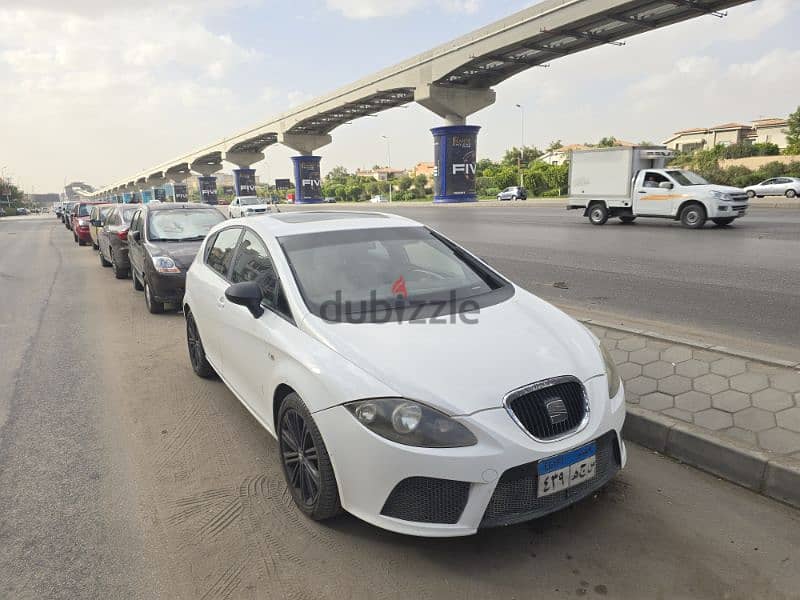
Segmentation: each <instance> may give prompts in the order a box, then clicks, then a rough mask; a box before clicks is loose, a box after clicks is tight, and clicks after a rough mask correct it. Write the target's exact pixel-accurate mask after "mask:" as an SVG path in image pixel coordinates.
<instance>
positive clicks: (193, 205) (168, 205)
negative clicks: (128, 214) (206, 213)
mask: <svg viewBox="0 0 800 600" xmlns="http://www.w3.org/2000/svg"><path fill="white" fill-rule="evenodd" d="M138 206H139V207H140V208H147V210H154V211H155V210H181V209H197V210H216V211H217V212H219V209H217V207H216V206H212V205H210V204H200V203H198V202H157V203H155V204H139V205H138Z"/></svg>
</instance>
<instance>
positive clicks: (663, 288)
mask: <svg viewBox="0 0 800 600" xmlns="http://www.w3.org/2000/svg"><path fill="white" fill-rule="evenodd" d="M372 208H373V209H375V205H372ZM379 210H382V211H392V212H397V213H399V214H402V215H405V216H408V217H410V218H412V219H417V220H419V221H422V222H424V223H426V224H428V225H430V226H431V227H435V228H436V229H438V230H439V231H441V232H442V233H444V234H445V235H447V236H449V237H451V238H453V239H455V240H456V241H458V242H459V243H461V244H464V245H465V246H467V247H468V248H469V249H470V250H472V251H473V252H475V253H476V254H478V255H479V256H481V257H482V258H484V259H486V261H487V262H489V263H490V264H492V265H493V266H495V267H496V268H498V269H499V270H500V271H501V272H502V273H504V274H505V275H507V276H508V277H510V278H511V279H513V280H514V281H515V282H516V283H518V284H520V285H522V286H524V287H526V288H527V289H529V290H530V291H532V292H533V293H535V294H537V295H538V296H540V297H542V298H545V299H546V300H549V301H552V302H555V303H558V304H560V305H563V306H567V307H577V308H581V309H584V310H587V311H602V312H608V313H610V314H615V315H623V316H625V317H628V318H631V317H633V318H640V319H644V320H648V321H655V322H660V323H665V324H668V325H675V326H678V327H682V328H684V329H685V330H687V331H698V332H705V331H709V332H714V333H716V334H722V335H726V336H730V337H733V338H741V339H743V340H761V341H763V342H765V343H767V344H773V345H781V346H786V347H789V348H797V347H800V318H798V315H800V210H798V209H796V208H794V209H775V208H753V209H751V213H750V214H749V215H748V216H746V217H745V218H743V219H741V220H739V221H737V222H736V223H735V224H734V225H733V226H731V227H725V228H717V227H713V226H710V225H709V226H706V228H705V229H703V230H702V231H694V230H687V229H684V228H683V227H681V226H680V224H678V223H675V222H673V221H668V220H662V219H639V220H637V221H636V223H634V224H631V225H623V224H622V223H620V222H619V221H618V220H616V219H612V220H610V221H609V222H608V223H607V224H606V225H605V226H603V227H595V226H593V225H591V224H589V221H588V219H586V218H585V217H582V216H581V215H580V213H579V212H578V211H566V210H564V209H563V208H557V207H539V206H537V207H532V206H528V205H525V204H524V203H522V202H519V203H517V205H515V206H504V207H502V208H494V207H484V206H479V205H473V206H456V207H432V206H431V207H420V206H416V207H402V206H401V205H400V204H394V205H392V206H391V207H389V206H388V205H386V204H382V205H380V207H379ZM696 337H698V336H696ZM699 337H702V336H699ZM797 360H800V358H798V359H797Z"/></svg>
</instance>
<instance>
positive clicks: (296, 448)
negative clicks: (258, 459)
mask: <svg viewBox="0 0 800 600" xmlns="http://www.w3.org/2000/svg"><path fill="white" fill-rule="evenodd" d="M277 429H278V446H279V449H280V454H281V466H282V468H283V475H284V477H285V478H286V484H287V485H288V487H289V491H290V493H291V494H292V498H293V500H294V502H295V504H296V505H297V507H298V508H299V509H300V510H302V511H303V512H304V513H305V514H306V515H308V516H309V517H311V518H312V519H314V520H316V521H322V520H324V519H328V518H330V517H333V516H335V515H337V514H338V513H339V512H341V509H342V507H341V503H340V501H339V490H338V488H337V486H336V477H335V476H334V473H333V467H332V465H331V461H330V458H329V456H328V451H327V449H326V448H325V443H324V442H323V441H322V435H321V434H320V432H319V429H318V428H317V425H316V423H314V419H313V417H312V416H311V413H310V412H309V411H308V409H307V408H306V406H305V404H303V402H302V400H300V397H299V396H298V395H297V394H289V396H287V397H286V399H285V400H284V401H283V403H282V404H281V408H280V411H279V413H278V426H277Z"/></svg>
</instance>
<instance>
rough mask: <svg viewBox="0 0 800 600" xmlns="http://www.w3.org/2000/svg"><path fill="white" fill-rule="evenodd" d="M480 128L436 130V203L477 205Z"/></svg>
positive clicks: (445, 128) (460, 127)
mask: <svg viewBox="0 0 800 600" xmlns="http://www.w3.org/2000/svg"><path fill="white" fill-rule="evenodd" d="M480 129H481V128H480V127H478V126H476V125H455V126H449V127H435V128H434V129H431V133H433V152H434V162H435V165H436V166H435V167H434V170H433V193H434V196H433V201H434V202H439V203H445V202H475V201H476V200H477V199H478V195H477V192H476V185H475V184H476V174H477V165H478V158H477V150H478V132H479V131H480Z"/></svg>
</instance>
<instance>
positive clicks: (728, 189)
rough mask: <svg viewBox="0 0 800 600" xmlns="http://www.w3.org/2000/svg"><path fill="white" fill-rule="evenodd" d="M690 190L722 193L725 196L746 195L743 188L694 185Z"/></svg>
mask: <svg viewBox="0 0 800 600" xmlns="http://www.w3.org/2000/svg"><path fill="white" fill-rule="evenodd" d="M689 187H690V189H693V190H699V191H702V192H707V193H711V192H722V193H723V194H744V190H743V189H742V188H737V187H732V186H730V185H714V184H709V185H693V186H689Z"/></svg>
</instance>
